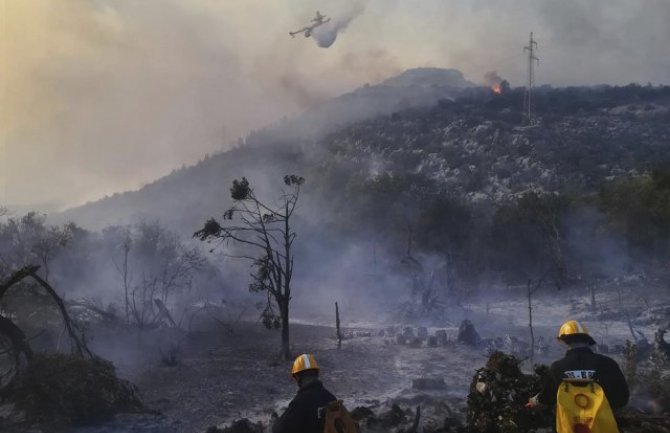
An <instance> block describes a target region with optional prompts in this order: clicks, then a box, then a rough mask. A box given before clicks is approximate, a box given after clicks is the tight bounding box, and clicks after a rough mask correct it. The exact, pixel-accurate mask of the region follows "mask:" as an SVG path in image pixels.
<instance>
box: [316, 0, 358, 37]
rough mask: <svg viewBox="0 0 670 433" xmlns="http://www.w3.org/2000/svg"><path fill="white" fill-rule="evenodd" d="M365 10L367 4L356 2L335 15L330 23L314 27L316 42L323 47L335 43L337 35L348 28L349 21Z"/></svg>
mask: <svg viewBox="0 0 670 433" xmlns="http://www.w3.org/2000/svg"><path fill="white" fill-rule="evenodd" d="M364 11H365V5H364V4H363V3H359V4H356V5H355V6H354V7H352V8H351V9H349V10H348V11H346V12H345V13H344V14H342V15H340V16H338V17H333V18H331V20H330V21H329V22H328V23H326V24H324V25H322V26H321V27H317V28H316V29H314V32H313V37H314V40H315V41H316V44H317V45H318V46H319V47H321V48H328V47H330V46H331V45H333V43H334V42H335V40H336V39H337V35H338V34H339V33H340V32H343V31H344V30H346V29H347V27H348V26H349V23H350V22H351V21H353V20H354V18H356V17H358V16H359V15H361V14H362V13H363V12H364Z"/></svg>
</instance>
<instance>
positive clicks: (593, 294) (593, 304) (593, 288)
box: [590, 283, 597, 311]
mask: <svg viewBox="0 0 670 433" xmlns="http://www.w3.org/2000/svg"><path fill="white" fill-rule="evenodd" d="M590 289H591V311H596V309H597V308H596V307H597V306H596V285H595V283H593V284H591V287H590Z"/></svg>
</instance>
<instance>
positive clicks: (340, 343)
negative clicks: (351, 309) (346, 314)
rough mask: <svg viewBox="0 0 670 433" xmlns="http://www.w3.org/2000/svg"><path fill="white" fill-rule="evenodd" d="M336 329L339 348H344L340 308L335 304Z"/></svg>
mask: <svg viewBox="0 0 670 433" xmlns="http://www.w3.org/2000/svg"><path fill="white" fill-rule="evenodd" d="M335 328H336V329H337V331H336V332H337V334H336V335H337V348H338V349H341V348H342V332H340V307H339V305H337V302H335Z"/></svg>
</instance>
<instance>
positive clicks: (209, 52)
mask: <svg viewBox="0 0 670 433" xmlns="http://www.w3.org/2000/svg"><path fill="white" fill-rule="evenodd" d="M316 9H319V10H321V12H323V13H326V14H329V15H331V16H334V17H337V16H338V15H342V14H346V13H349V11H352V10H362V12H361V13H360V14H359V15H358V16H356V17H355V18H354V19H353V20H352V21H351V22H350V24H349V26H348V28H347V29H346V30H345V31H344V32H343V33H342V34H340V35H339V37H338V39H337V40H336V41H335V43H334V44H333V45H332V46H331V47H330V48H328V49H323V48H319V47H317V46H316V44H315V43H314V42H313V41H312V40H310V39H305V38H303V37H300V36H299V37H296V38H295V39H291V38H290V37H289V36H288V32H289V31H290V30H296V29H298V28H300V27H302V26H303V25H304V24H306V23H307V22H309V20H310V19H311V18H312V16H313V14H314V11H315V10H316ZM0 12H1V13H2V16H1V18H0V19H1V22H0V24H1V25H2V32H1V34H0V36H1V38H2V44H1V47H0V48H1V50H2V51H1V61H2V69H1V71H2V73H1V78H0V80H2V82H1V83H0V84H1V87H0V89H1V91H2V119H1V122H0V133H1V137H0V139H1V140H0V146H1V147H0V203H3V204H8V205H13V206H21V207H35V208H39V209H58V208H64V207H68V206H73V205H77V204H80V203H83V202H85V201H88V200H94V199H97V198H100V197H102V196H104V195H106V194H112V193H114V192H118V191H123V190H128V189H136V188H138V187H140V186H141V185H142V184H143V183H146V182H150V181H152V180H154V179H155V178H157V177H159V176H162V175H164V174H167V173H169V172H170V171H171V170H172V169H173V168H177V167H179V166H181V165H182V164H191V163H193V162H195V161H197V160H198V159H200V158H201V157H202V156H203V155H205V154H207V153H214V152H217V151H221V150H224V149H226V148H228V147H229V146H230V145H231V143H234V142H235V141H236V139H237V138H238V137H239V136H242V135H244V134H245V133H246V132H248V131H249V130H251V129H254V128H260V127H263V126H264V125H267V124H269V123H271V122H274V121H277V120H278V119H280V118H281V117H282V116H291V115H295V114H298V113H300V112H301V111H303V110H305V109H307V108H308V107H310V106H312V105H314V104H317V103H318V102H319V101H323V100H325V99H327V98H330V97H333V96H336V95H338V94H340V93H343V92H347V91H349V90H351V89H353V88H355V87H358V86H360V85H362V84H364V83H366V82H370V83H376V82H379V81H381V80H383V79H385V78H388V77H390V76H393V75H395V74H397V73H399V72H401V71H403V70H405V69H407V68H413V67H418V66H437V67H448V68H456V69H460V70H462V71H463V72H464V73H465V75H466V77H467V78H468V79H470V80H471V81H475V82H481V81H483V76H484V74H485V73H486V72H488V71H491V70H496V71H497V72H498V73H499V74H500V75H501V76H502V77H504V78H506V79H508V80H509V81H510V82H511V83H512V85H514V86H517V85H522V84H523V76H524V71H525V66H524V62H523V57H522V52H521V47H522V46H523V45H524V44H525V43H526V41H527V38H528V32H529V31H531V30H533V31H534V32H535V34H536V38H537V39H538V41H539V43H540V51H539V54H538V55H539V56H540V58H541V63H540V67H539V69H538V72H537V74H538V82H539V83H540V84H542V83H550V84H552V85H569V84H578V85H585V84H597V83H610V84H627V83H629V82H638V83H642V84H646V83H647V82H652V83H655V84H658V83H668V82H670V77H669V75H670V60H669V59H670V47H669V46H668V44H667V41H668V40H670V26H668V24H667V23H668V22H670V2H668V1H667V0H640V1H633V0H590V1H588V2H587V1H583V0H563V1H556V0H470V1H464V0H422V1H420V2H418V1H413V2H410V1H407V0H406V1H399V0H369V1H364V0H347V1H344V0H340V1H338V2H318V1H308V0H225V1H214V0H190V1H188V2H186V1H181V0H160V1H158V0H143V1H133V0H114V1H111V0H110V1H106V0H58V1H55V0H54V1H49V0H31V1H25V0H4V1H3V3H1V4H0Z"/></svg>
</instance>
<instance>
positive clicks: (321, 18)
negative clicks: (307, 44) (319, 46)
mask: <svg viewBox="0 0 670 433" xmlns="http://www.w3.org/2000/svg"><path fill="white" fill-rule="evenodd" d="M328 21H330V18H328V17H327V16H326V15H321V12H319V11H316V16H315V17H314V18H312V22H313V23H314V24H312V25H310V26H306V27H303V28H301V29H300V30H296V31H294V32H289V33H288V34H289V35H291V37H292V38H295V35H297V34H300V33H302V34H304V35H305V37H306V38H308V37H310V36H312V31H313V30H314V29H315V28H317V27H319V26H322V25H324V24H326V23H327V22H328Z"/></svg>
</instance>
